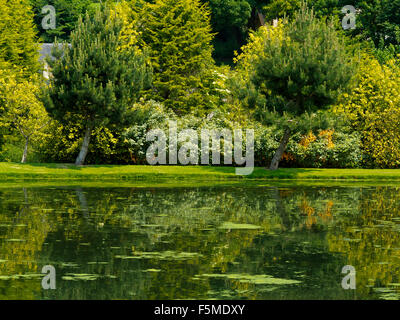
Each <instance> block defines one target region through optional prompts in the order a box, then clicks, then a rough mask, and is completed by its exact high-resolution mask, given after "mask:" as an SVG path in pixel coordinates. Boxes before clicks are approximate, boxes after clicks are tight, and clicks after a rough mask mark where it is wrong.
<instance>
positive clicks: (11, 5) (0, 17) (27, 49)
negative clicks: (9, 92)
mask: <svg viewBox="0 0 400 320" xmlns="http://www.w3.org/2000/svg"><path fill="white" fill-rule="evenodd" d="M36 33H37V30H36V27H35V25H34V23H33V12H32V8H31V6H30V3H29V0H13V1H8V0H0V60H4V61H7V62H8V63H10V64H11V65H14V66H16V67H17V68H19V69H23V70H24V72H25V74H26V75H27V76H30V75H33V74H34V73H36V72H37V71H38V70H39V68H40V64H39V52H38V44H37V41H38V40H37V37H36Z"/></svg>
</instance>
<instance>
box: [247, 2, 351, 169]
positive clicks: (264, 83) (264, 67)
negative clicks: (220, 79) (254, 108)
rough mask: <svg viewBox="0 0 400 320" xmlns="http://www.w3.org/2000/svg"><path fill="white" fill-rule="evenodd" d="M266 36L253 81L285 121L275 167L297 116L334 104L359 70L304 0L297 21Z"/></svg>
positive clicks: (293, 128) (255, 65) (329, 26)
mask: <svg viewBox="0 0 400 320" xmlns="http://www.w3.org/2000/svg"><path fill="white" fill-rule="evenodd" d="M266 34H267V37H266V38H265V39H263V42H262V46H263V47H262V52H261V54H260V55H259V56H258V58H256V59H255V61H254V74H253V75H252V77H251V80H252V82H253V83H254V84H255V86H256V87H257V88H259V89H260V90H261V91H263V92H264V94H265V95H266V97H267V99H268V100H269V105H270V106H271V111H276V112H277V113H278V114H279V115H280V116H282V119H284V122H282V125H283V126H284V127H285V132H284V135H283V137H282V140H281V143H280V146H279V148H278V150H277V152H276V153H275V155H274V157H273V159H272V162H271V165H270V169H272V170H275V169H277V168H278V165H279V161H280V160H281V158H282V155H283V152H284V151H285V149H286V146H287V144H288V141H289V139H290V136H291V135H292V134H293V131H296V130H298V128H299V127H298V126H299V125H301V123H302V122H301V121H299V119H300V118H301V117H303V116H304V115H305V114H306V113H308V114H310V113H314V112H317V111H318V110H324V109H327V107H328V106H330V105H332V104H333V103H335V101H336V100H337V98H338V97H339V95H340V94H341V93H342V92H343V91H346V90H348V89H349V86H350V84H351V80H352V78H353V75H354V73H355V69H354V66H353V64H352V61H351V60H352V58H351V57H350V55H349V53H348V51H347V50H346V48H345V45H344V41H342V40H341V39H340V37H339V36H338V34H337V32H336V31H335V27H334V25H333V22H331V23H326V22H325V21H323V20H319V19H317V18H316V17H315V16H314V12H313V10H312V9H308V8H307V6H306V4H305V3H303V4H302V8H301V9H300V10H299V12H298V13H297V15H296V17H295V19H294V20H293V22H291V23H287V24H285V27H284V29H283V36H279V37H273V36H269V35H268V34H270V35H273V33H268V32H267V33H266ZM271 102H272V103H271ZM296 124H297V129H296Z"/></svg>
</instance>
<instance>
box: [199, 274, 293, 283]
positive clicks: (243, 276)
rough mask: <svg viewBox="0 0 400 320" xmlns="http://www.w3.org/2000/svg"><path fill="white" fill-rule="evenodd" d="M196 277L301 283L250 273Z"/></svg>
mask: <svg viewBox="0 0 400 320" xmlns="http://www.w3.org/2000/svg"><path fill="white" fill-rule="evenodd" d="M196 277H205V278H226V279H229V280H236V281H239V282H243V283H250V284H274V285H287V284H299V283H301V281H298V280H291V279H281V278H274V277H273V276H270V275H264V274H261V275H250V274H234V273H230V274H202V275H197V276H196Z"/></svg>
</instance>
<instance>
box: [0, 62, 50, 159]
mask: <svg viewBox="0 0 400 320" xmlns="http://www.w3.org/2000/svg"><path fill="white" fill-rule="evenodd" d="M18 74H19V73H18V72H17V71H15V70H10V69H8V68H7V67H6V65H4V64H2V67H1V68H0V99H1V104H0V111H2V115H3V116H2V117H1V118H0V124H2V125H4V126H7V127H15V128H16V129H17V130H18V132H19V133H20V134H21V135H22V136H23V138H24V141H25V147H24V152H23V155H22V160H21V162H22V163H25V162H26V161H27V157H28V146H29V143H30V141H31V139H32V137H33V136H35V135H36V134H37V133H38V132H39V131H40V130H41V129H43V128H44V127H45V126H46V125H47V123H48V121H49V118H48V115H47V112H46V110H45V109H44V107H43V104H42V103H41V102H40V100H39V97H38V95H39V94H40V87H39V84H38V79H37V78H38V77H32V78H30V79H25V78H23V77H22V76H18Z"/></svg>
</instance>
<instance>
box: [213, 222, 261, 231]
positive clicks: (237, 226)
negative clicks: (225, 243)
mask: <svg viewBox="0 0 400 320" xmlns="http://www.w3.org/2000/svg"><path fill="white" fill-rule="evenodd" d="M218 229H224V230H230V229H232V230H257V229H261V227H260V226H256V225H254V224H242V223H233V222H224V223H223V224H222V225H221V226H219V227H218Z"/></svg>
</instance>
